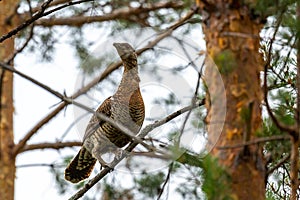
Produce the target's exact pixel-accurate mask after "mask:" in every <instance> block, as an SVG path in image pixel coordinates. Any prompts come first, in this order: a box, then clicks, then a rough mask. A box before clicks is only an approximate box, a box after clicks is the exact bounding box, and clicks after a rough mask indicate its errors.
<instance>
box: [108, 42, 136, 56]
mask: <svg viewBox="0 0 300 200" xmlns="http://www.w3.org/2000/svg"><path fill="white" fill-rule="evenodd" d="M113 45H114V47H115V48H116V49H117V51H118V54H119V56H120V57H121V59H122V60H127V59H136V58H137V56H136V53H135V50H134V49H133V48H132V46H131V45H130V44H128V43H114V44H113Z"/></svg>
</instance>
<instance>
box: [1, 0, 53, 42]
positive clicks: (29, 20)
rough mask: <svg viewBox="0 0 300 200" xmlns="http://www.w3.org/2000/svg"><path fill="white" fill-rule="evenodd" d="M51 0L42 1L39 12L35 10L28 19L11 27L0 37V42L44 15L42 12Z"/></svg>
mask: <svg viewBox="0 0 300 200" xmlns="http://www.w3.org/2000/svg"><path fill="white" fill-rule="evenodd" d="M52 1H53V0H47V1H46V2H45V3H43V4H42V5H41V10H40V11H39V12H37V13H36V14H35V15H33V16H32V17H31V18H30V19H28V20H26V21H25V22H24V23H23V24H21V25H20V26H18V27H17V28H15V29H13V30H12V31H10V32H8V33H7V34H5V35H3V36H1V37H0V43H1V42H3V41H4V40H6V39H8V38H10V37H11V36H13V35H16V34H17V33H18V32H19V31H20V30H22V29H24V28H26V27H27V26H29V25H30V24H32V23H33V22H34V21H36V20H37V19H39V18H41V17H43V16H44V12H45V10H46V9H47V7H48V6H49V4H50V3H51V2H52Z"/></svg>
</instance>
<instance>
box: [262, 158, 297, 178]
mask: <svg viewBox="0 0 300 200" xmlns="http://www.w3.org/2000/svg"><path fill="white" fill-rule="evenodd" d="M290 157H291V154H287V155H286V156H284V157H283V158H282V159H280V160H279V161H278V163H277V164H276V165H274V166H273V167H272V168H270V169H269V170H268V172H267V175H270V174H272V173H273V172H274V171H275V170H276V169H278V168H279V167H280V166H281V165H283V164H284V163H285V162H286V161H287V160H288V159H290Z"/></svg>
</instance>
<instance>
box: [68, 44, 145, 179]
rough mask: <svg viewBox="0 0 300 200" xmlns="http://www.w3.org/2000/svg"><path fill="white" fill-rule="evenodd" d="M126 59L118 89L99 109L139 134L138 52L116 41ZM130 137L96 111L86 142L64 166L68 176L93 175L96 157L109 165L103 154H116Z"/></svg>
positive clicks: (142, 112) (141, 104)
mask: <svg viewBox="0 0 300 200" xmlns="http://www.w3.org/2000/svg"><path fill="white" fill-rule="evenodd" d="M114 46H115V47H116V49H117V51H118V54H119V56H120V57H121V59H122V61H123V66H124V73H123V76H122V80H121V83H120V85H119V87H118V89H117V91H116V93H115V94H114V95H113V96H111V97H108V98H107V99H106V100H105V101H104V102H103V103H102V104H101V105H100V106H99V108H98V109H97V112H99V113H102V114H104V115H106V116H107V117H110V118H111V119H113V120H115V121H116V122H118V123H121V124H123V125H125V126H126V127H127V128H128V129H129V130H131V131H132V132H133V133H135V134H137V133H138V132H139V130H140V128H141V126H142V124H143V121H144V117H145V108H144V102H143V98H142V95H141V92H140V88H139V82H140V79H139V76H138V65H137V55H136V53H135V51H134V49H133V48H132V47H131V46H130V45H129V44H127V43H114ZM130 141H131V138H130V137H128V136H127V135H125V134H123V133H122V132H120V131H119V130H118V129H116V128H114V127H113V126H112V125H111V124H109V123H108V122H105V121H103V120H99V119H98V118H97V116H96V115H93V116H92V118H91V120H90V122H89V124H88V126H87V128H86V132H85V135H84V138H83V146H82V148H81V149H80V151H79V153H78V154H77V155H76V156H75V158H74V159H73V160H72V161H71V163H70V164H69V165H68V167H67V168H66V170H65V179H66V180H68V181H70V182H72V183H77V182H79V181H81V180H83V179H86V178H88V177H89V176H90V174H91V172H92V170H93V168H94V165H95V163H96V161H97V160H98V161H99V162H100V164H101V165H102V166H103V165H107V163H105V161H104V160H102V158H101V155H103V154H104V153H106V152H113V153H114V154H115V156H116V155H117V153H118V151H119V150H120V149H119V148H121V147H124V146H125V145H126V144H128V143H129V142H130Z"/></svg>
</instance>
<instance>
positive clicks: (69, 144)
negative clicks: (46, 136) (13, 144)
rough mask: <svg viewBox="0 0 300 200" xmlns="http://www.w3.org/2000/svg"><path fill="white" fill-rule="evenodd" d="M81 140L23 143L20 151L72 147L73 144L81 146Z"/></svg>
mask: <svg viewBox="0 0 300 200" xmlns="http://www.w3.org/2000/svg"><path fill="white" fill-rule="evenodd" d="M81 145H82V142H79V141H74V142H54V143H51V142H45V143H39V144H29V145H25V146H24V147H23V148H22V150H21V151H20V153H23V152H25V151H31V150H37V149H56V150H58V149H63V148H65V147H74V146H81Z"/></svg>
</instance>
